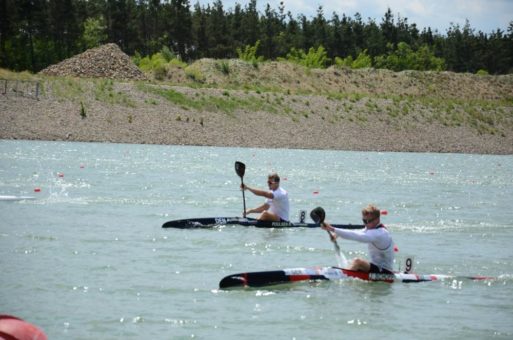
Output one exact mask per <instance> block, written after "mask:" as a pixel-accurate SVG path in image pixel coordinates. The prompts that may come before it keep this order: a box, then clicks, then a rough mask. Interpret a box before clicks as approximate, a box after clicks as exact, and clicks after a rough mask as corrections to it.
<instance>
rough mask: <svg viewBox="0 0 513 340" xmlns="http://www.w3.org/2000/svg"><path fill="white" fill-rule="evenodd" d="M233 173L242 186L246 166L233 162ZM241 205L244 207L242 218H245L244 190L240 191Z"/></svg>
mask: <svg viewBox="0 0 513 340" xmlns="http://www.w3.org/2000/svg"><path fill="white" fill-rule="evenodd" d="M235 172H236V173H237V175H239V177H240V184H242V185H244V173H245V172H246V165H245V164H244V163H242V162H235ZM242 204H243V205H244V210H243V211H244V214H243V215H242V217H246V197H245V196H244V189H242Z"/></svg>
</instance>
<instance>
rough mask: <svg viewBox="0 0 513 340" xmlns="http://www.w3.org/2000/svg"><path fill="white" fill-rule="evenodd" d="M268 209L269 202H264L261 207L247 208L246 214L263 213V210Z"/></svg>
mask: <svg viewBox="0 0 513 340" xmlns="http://www.w3.org/2000/svg"><path fill="white" fill-rule="evenodd" d="M267 209H269V204H267V203H264V204H262V205H261V206H259V207H256V208H253V209H247V210H246V215H247V214H252V213H261V212H262V211H265V210H267Z"/></svg>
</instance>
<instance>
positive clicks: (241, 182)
mask: <svg viewBox="0 0 513 340" xmlns="http://www.w3.org/2000/svg"><path fill="white" fill-rule="evenodd" d="M240 184H241V185H242V188H243V189H242V205H243V208H244V210H243V211H244V214H243V215H242V217H246V196H245V195H244V191H245V190H244V180H243V179H242V176H241V177H240Z"/></svg>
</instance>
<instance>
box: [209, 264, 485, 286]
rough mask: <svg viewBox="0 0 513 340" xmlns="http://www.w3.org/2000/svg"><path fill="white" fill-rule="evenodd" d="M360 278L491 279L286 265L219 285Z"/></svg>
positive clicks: (226, 279) (390, 280)
mask: <svg viewBox="0 0 513 340" xmlns="http://www.w3.org/2000/svg"><path fill="white" fill-rule="evenodd" d="M346 279H360V280H364V281H374V282H388V283H394V282H405V283H409V282H426V281H439V280H446V279H457V280H460V279H468V280H491V279H494V278H492V277H488V276H452V275H442V274H429V275H419V274H413V273H401V272H396V273H394V274H374V273H363V272H356V271H352V270H348V269H342V268H338V267H306V268H289V269H282V270H275V271H264V272H248V273H239V274H233V275H228V276H226V277H224V278H223V279H222V280H221V281H220V282H219V288H221V289H225V288H246V287H265V286H274V285H279V284H285V283H292V282H298V281H316V280H346Z"/></svg>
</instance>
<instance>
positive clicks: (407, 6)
mask: <svg viewBox="0 0 513 340" xmlns="http://www.w3.org/2000/svg"><path fill="white" fill-rule="evenodd" d="M189 2H190V4H191V7H192V6H193V5H194V4H196V3H197V2H198V0H189ZM213 2H214V1H213V0H199V3H200V4H201V5H206V4H209V3H210V4H211V3H213ZM222 2H223V7H224V9H225V10H229V9H233V8H234V5H235V4H236V3H240V4H241V5H242V7H245V6H246V4H247V3H248V1H235V0H233V1H232V0H223V1H222ZM283 2H284V4H285V10H286V11H290V12H292V14H293V15H294V17H296V16H297V15H299V14H304V15H305V16H306V17H308V18H311V17H314V16H315V15H316V13H317V8H318V7H319V5H322V7H323V11H324V17H325V18H327V19H329V18H331V15H332V13H333V12H336V13H337V14H339V15H340V16H341V15H342V14H343V13H344V14H346V16H349V17H351V18H354V14H355V13H356V12H358V13H360V14H361V16H362V19H363V20H364V21H365V22H367V20H368V18H372V19H374V20H375V21H376V22H377V23H380V22H381V18H382V17H383V15H384V14H385V12H386V11H387V8H389V7H390V9H391V10H392V13H393V14H394V18H395V19H397V17H398V15H400V16H401V17H403V18H407V19H408V22H409V23H410V24H412V23H415V24H417V27H418V28H419V29H420V30H422V29H423V28H424V27H431V29H433V30H435V29H436V30H438V32H439V33H442V34H445V33H446V31H447V29H448V28H449V27H450V26H451V23H454V24H459V25H460V26H463V25H465V20H466V19H468V20H469V22H470V27H472V28H473V29H475V31H476V32H478V31H482V32H485V33H490V32H492V31H495V30H497V29H498V28H500V29H501V30H503V31H507V29H508V26H509V23H510V22H511V21H513V0H317V1H316V0H314V1H307V0H283ZM268 3H269V4H270V5H271V7H272V8H274V9H275V10H277V9H278V6H279V3H280V0H267V1H265V0H257V6H258V10H259V11H260V12H261V13H263V11H264V8H265V6H266V5H267V4H268Z"/></svg>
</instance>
